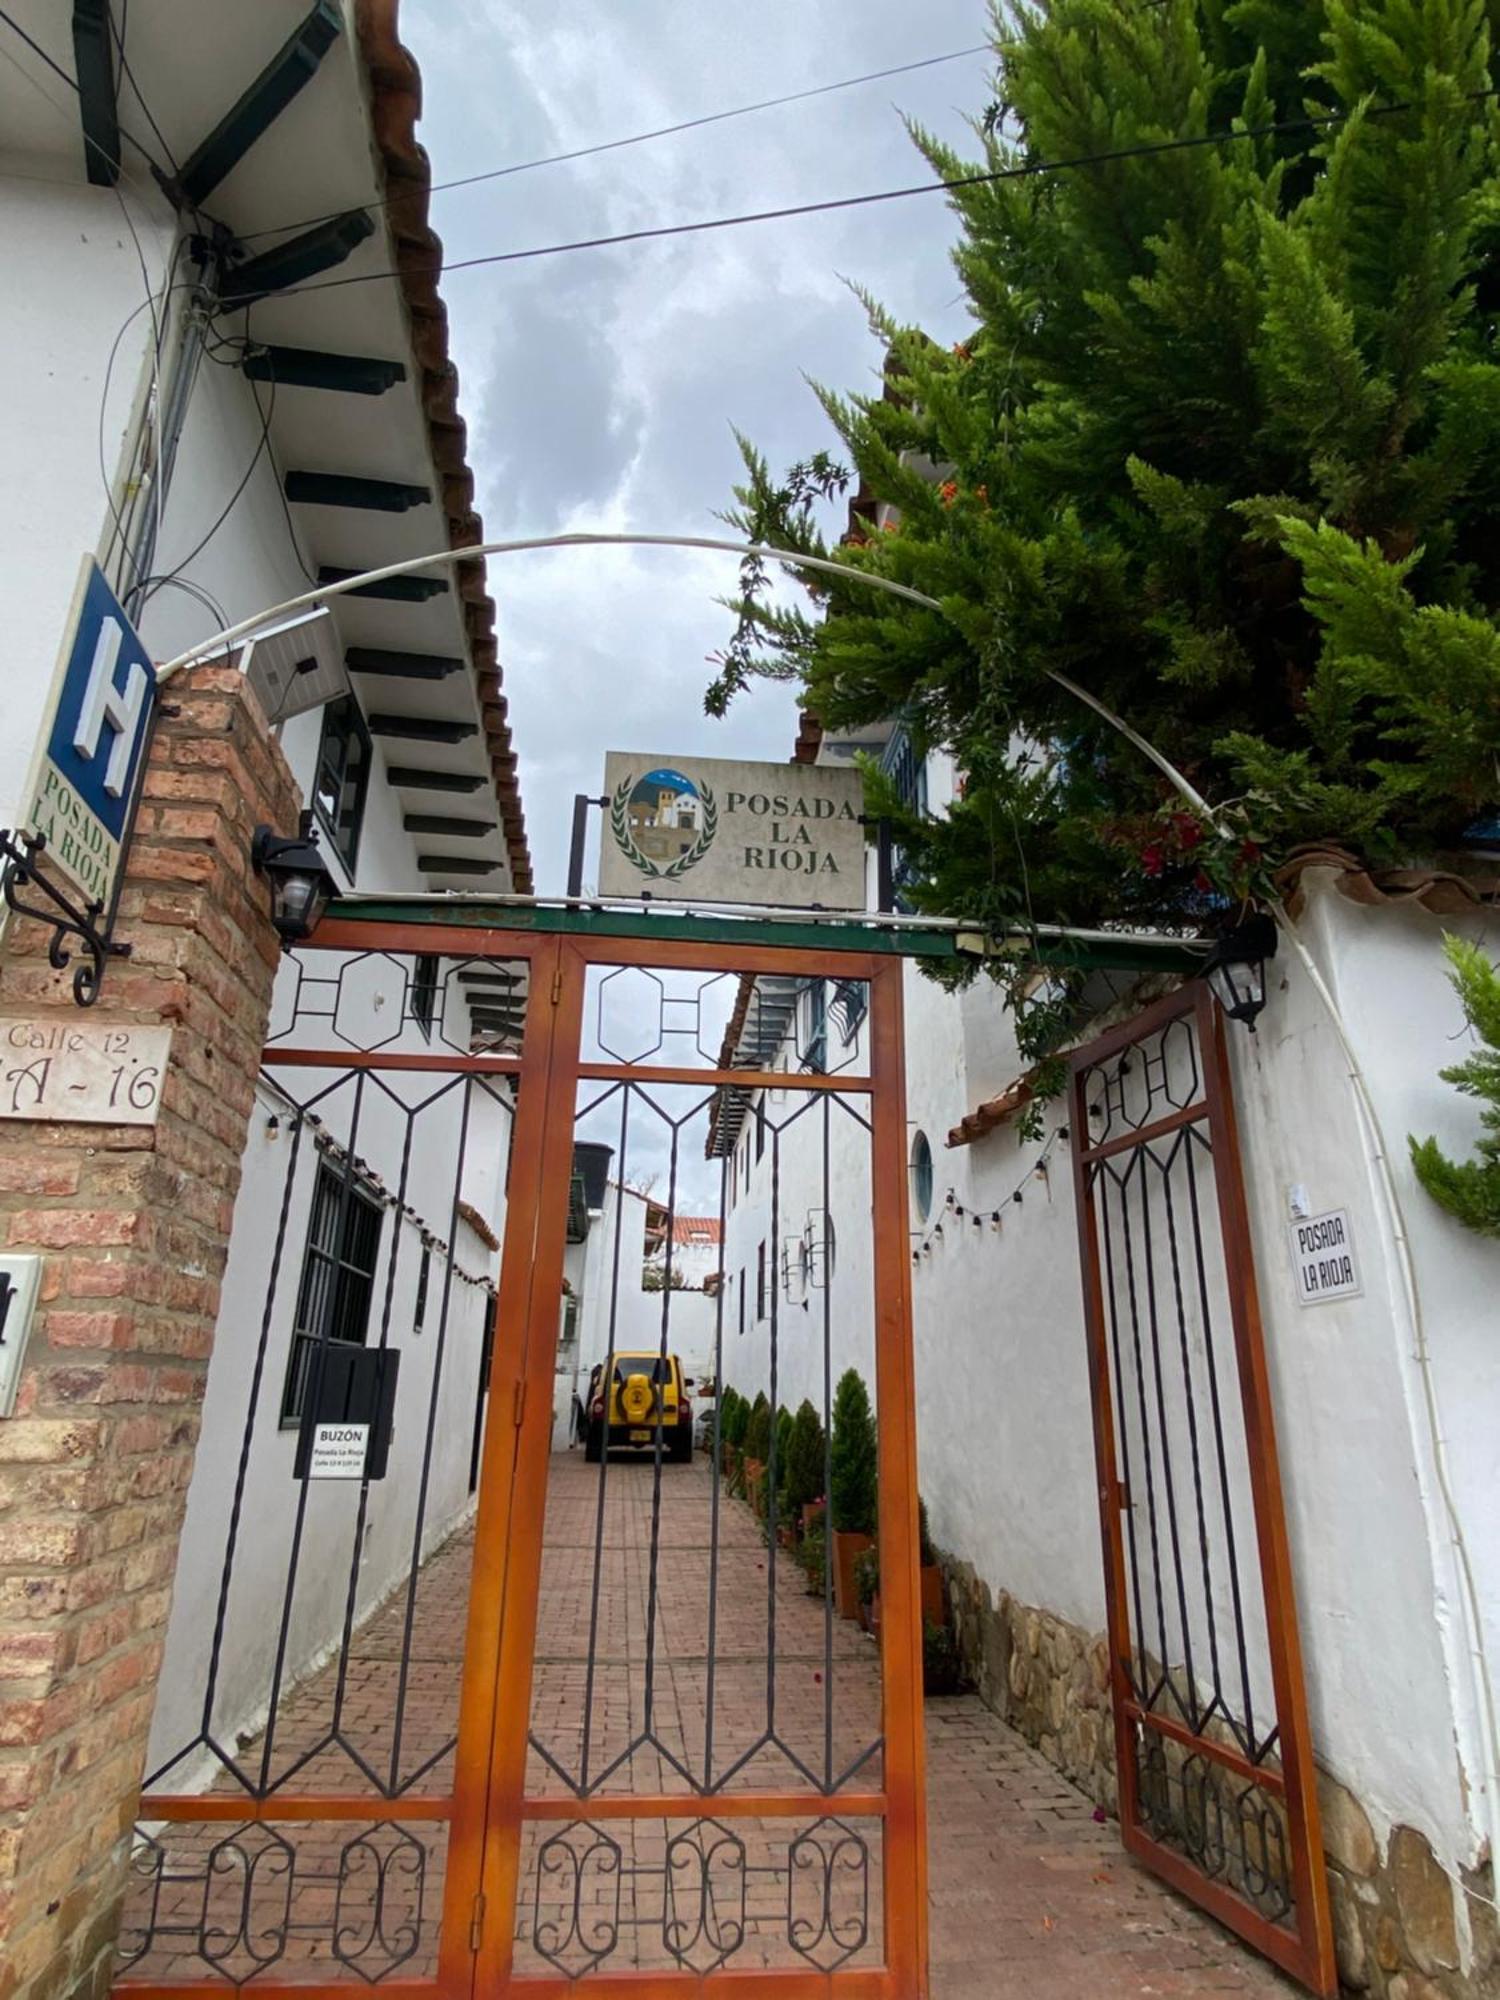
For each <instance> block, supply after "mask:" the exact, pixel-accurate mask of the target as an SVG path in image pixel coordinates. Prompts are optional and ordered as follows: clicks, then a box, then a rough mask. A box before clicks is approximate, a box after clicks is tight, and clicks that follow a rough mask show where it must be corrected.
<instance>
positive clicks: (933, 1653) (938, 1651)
mask: <svg viewBox="0 0 1500 2000" xmlns="http://www.w3.org/2000/svg"><path fill="white" fill-rule="evenodd" d="M963 1691H964V1668H963V1659H962V1657H961V1655H960V1653H959V1650H958V1634H957V1633H956V1632H955V1631H954V1630H953V1628H952V1626H950V1625H933V1624H926V1625H924V1626H923V1627H922V1692H923V1693H924V1694H962V1693H963Z"/></svg>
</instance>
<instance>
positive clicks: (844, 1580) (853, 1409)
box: [828, 1368, 876, 1618]
mask: <svg viewBox="0 0 1500 2000" xmlns="http://www.w3.org/2000/svg"><path fill="white" fill-rule="evenodd" d="M830 1456H831V1460H832V1467H833V1479H832V1483H831V1486H830V1489H829V1494H828V1498H829V1502H830V1505H831V1507H832V1512H833V1589H834V1603H835V1605H836V1606H837V1608H838V1612H839V1615H840V1617H842V1618H854V1617H856V1616H857V1615H858V1612H859V1599H858V1596H857V1595H856V1592H855V1587H854V1560H855V1557H856V1556H858V1555H860V1554H862V1553H863V1552H864V1551H865V1550H866V1549H868V1548H869V1547H870V1545H871V1542H872V1541H873V1538H874V1534H875V1481H876V1451H875V1419H874V1417H873V1416H872V1415H871V1413H870V1393H869V1391H868V1390H867V1389H866V1387H865V1385H864V1382H863V1380H862V1379H861V1377H860V1374H859V1371H858V1369H855V1368H850V1369H848V1370H847V1371H846V1372H845V1374H844V1375H843V1376H842V1377H841V1379H840V1381H839V1386H838V1391H837V1393H836V1395H835V1396H834V1399H833V1446H832V1451H831V1454H830Z"/></svg>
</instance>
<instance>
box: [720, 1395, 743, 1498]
mask: <svg viewBox="0 0 1500 2000" xmlns="http://www.w3.org/2000/svg"><path fill="white" fill-rule="evenodd" d="M749 1415H750V1406H749V1405H748V1404H747V1403H746V1401H745V1399H744V1397H743V1396H742V1395H741V1394H740V1392H739V1390H738V1389H734V1388H726V1389H725V1391H724V1393H723V1395H722V1396H721V1397H720V1398H719V1452H720V1461H721V1464H722V1466H723V1469H724V1474H725V1477H726V1478H729V1479H732V1478H733V1477H734V1474H735V1472H736V1470H737V1469H738V1466H739V1459H740V1446H741V1444H742V1443H743V1442H744V1437H745V1424H746V1422H747V1420H748V1418H749Z"/></svg>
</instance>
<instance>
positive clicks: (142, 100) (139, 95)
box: [105, 0, 182, 181]
mask: <svg viewBox="0 0 1500 2000" xmlns="http://www.w3.org/2000/svg"><path fill="white" fill-rule="evenodd" d="M105 13H106V15H107V16H108V19H109V31H110V33H111V34H112V35H113V36H114V41H115V48H116V50H117V52H118V54H119V58H120V68H121V69H122V70H123V71H124V73H125V76H126V79H127V81H128V82H129V84H130V88H131V89H132V90H133V91H134V93H135V101H136V103H137V104H138V105H139V106H140V107H141V110H142V111H143V112H144V113H145V116H146V123H147V124H148V125H149V126H150V127H151V130H152V132H153V133H154V134H155V137H156V143H157V144H158V145H159V146H160V147H161V149H162V151H163V152H164V153H165V154H166V156H167V161H168V164H169V165H170V167H171V169H172V178H173V180H174V181H180V180H181V178H182V170H181V168H180V167H179V166H178V164H177V157H176V155H175V154H174V153H173V151H172V148H171V147H170V146H169V145H168V144H167V135H166V133H165V132H163V131H162V129H161V127H160V125H158V124H157V122H156V119H155V118H154V116H153V115H152V111H151V106H150V105H149V104H148V103H147V102H146V96H145V92H144V91H143V90H142V89H141V86H140V85H139V84H138V83H137V82H136V80H135V71H134V70H133V69H132V68H131V67H130V58H129V56H128V55H126V53H125V36H126V34H127V33H128V32H129V27H130V0H124V5H123V6H122V7H121V9H120V21H119V25H118V26H116V25H115V10H114V8H113V7H112V6H109V5H108V4H106V6H105Z"/></svg>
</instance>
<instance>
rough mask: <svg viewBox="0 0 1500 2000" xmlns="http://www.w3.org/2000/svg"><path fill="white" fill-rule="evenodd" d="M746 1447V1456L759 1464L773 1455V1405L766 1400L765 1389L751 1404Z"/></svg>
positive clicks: (745, 1439)
mask: <svg viewBox="0 0 1500 2000" xmlns="http://www.w3.org/2000/svg"><path fill="white" fill-rule="evenodd" d="M744 1449H745V1456H746V1458H753V1459H754V1460H755V1461H756V1463H757V1464H759V1465H764V1464H765V1463H766V1461H767V1460H768V1459H769V1458H770V1456H771V1405H770V1404H769V1403H768V1402H767V1401H766V1395H765V1391H764V1390H761V1391H760V1393H759V1394H758V1395H757V1396H756V1398H755V1401H754V1402H753V1403H752V1404H751V1405H750V1416H749V1420H748V1421H747V1423H746V1425H745V1437H744Z"/></svg>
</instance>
